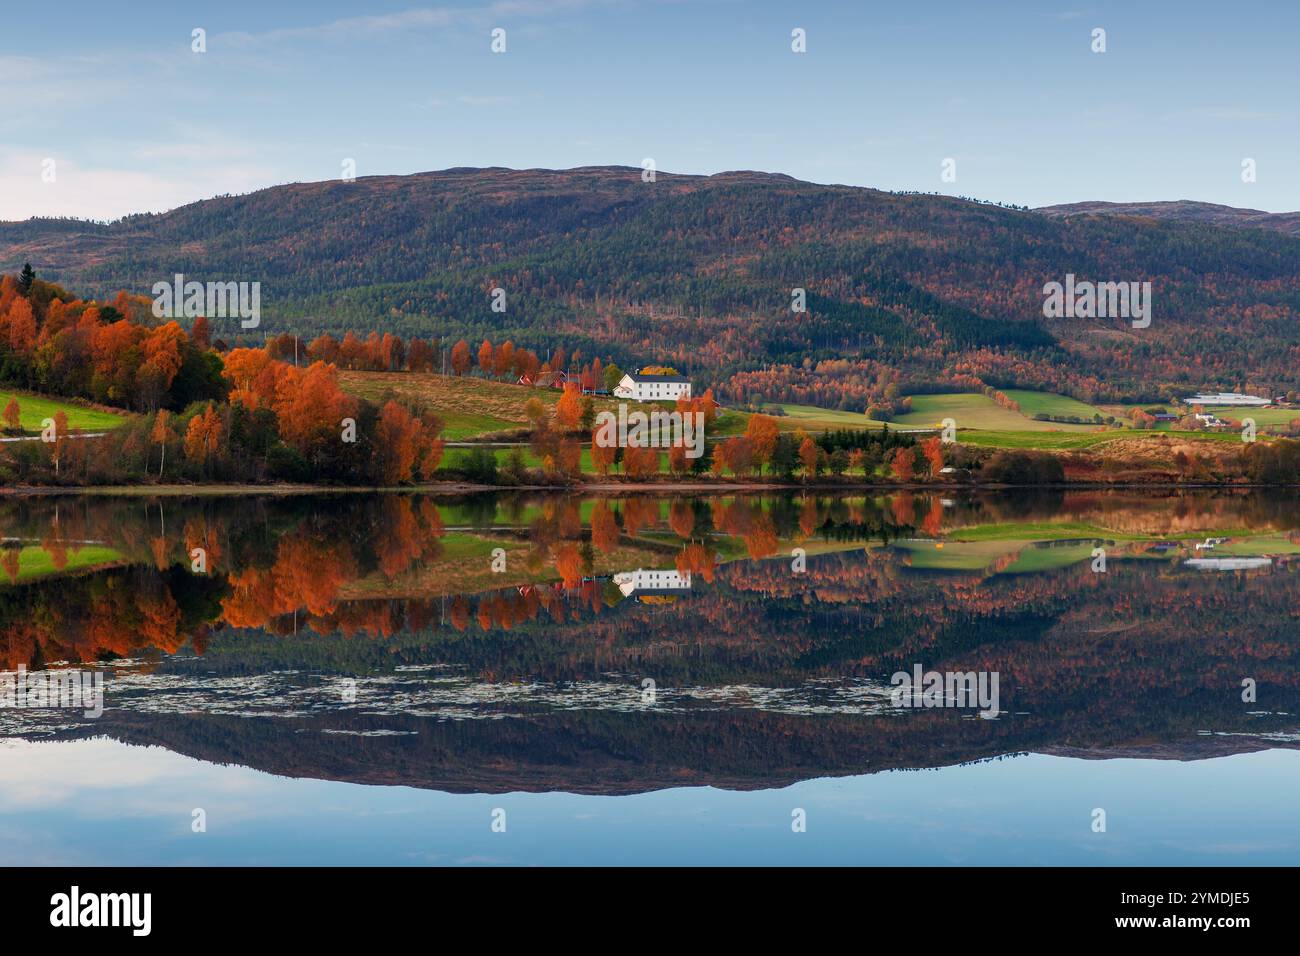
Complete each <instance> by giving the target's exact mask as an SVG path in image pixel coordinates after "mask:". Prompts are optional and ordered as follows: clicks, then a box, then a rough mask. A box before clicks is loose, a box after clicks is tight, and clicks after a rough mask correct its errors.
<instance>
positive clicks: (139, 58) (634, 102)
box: [0, 0, 1300, 219]
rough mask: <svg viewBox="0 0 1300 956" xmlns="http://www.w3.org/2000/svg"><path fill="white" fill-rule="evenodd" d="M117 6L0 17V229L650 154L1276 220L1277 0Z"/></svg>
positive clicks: (837, 179) (1011, 196)
mask: <svg viewBox="0 0 1300 956" xmlns="http://www.w3.org/2000/svg"><path fill="white" fill-rule="evenodd" d="M120 9H121V8H115V5H111V4H105V3H102V2H93V3H91V2H85V3H83V2H73V3H69V2H61V0H53V2H52V3H51V4H49V5H48V6H46V7H44V8H42V10H41V13H40V14H39V15H30V16H26V17H23V18H21V23H22V26H23V29H22V31H16V30H13V29H5V30H4V31H3V32H0V88H2V89H4V91H5V115H6V119H5V121H4V123H5V134H4V136H3V137H0V219H18V218H25V217H27V216H30V215H72V216H83V217H92V218H116V217H117V216H120V215H123V214H125V213H129V212H140V211H160V210H163V209H167V208H172V207H174V206H177V205H181V204H183V203H186V202H190V201H193V200H197V199H202V198H206V197H209V196H212V195H216V194H219V193H227V192H230V193H240V192H248V191H250V190H253V189H258V188H262V187H265V186H270V185H274V184H277V183H284V182H293V181H307V180H320V179H329V178H334V177H337V176H339V175H340V174H341V172H342V168H343V167H342V163H343V161H344V160H345V159H347V158H352V159H355V161H356V167H357V175H358V176H366V175H375V174H394V173H410V172H417V171H422V170H428V169H442V168H446V167H451V166H511V167H517V168H526V167H538V166H542V167H561V168H562V167H572V166H583V165H608V164H619V165H629V166H636V165H639V164H640V163H641V162H642V160H643V159H644V158H646V157H650V158H653V159H654V160H655V162H656V164H657V166H658V168H659V169H661V170H668V171H672V172H689V173H713V172H719V171H722V170H729V169H762V170H768V171H774V172H783V173H788V174H789V175H792V176H795V177H797V178H800V179H807V180H811V181H815V182H826V183H848V184H853V185H867V186H877V187H881V188H886V189H917V190H924V191H939V192H946V193H954V194H959V195H970V196H976V197H979V198H982V199H990V200H998V201H1003V202H1012V203H1017V204H1026V205H1030V206H1037V205H1045V204H1050V203H1057V202H1075V201H1081V200H1088V199H1103V200H1112V201H1137V200H1157V199H1197V200H1203V201H1207V202H1217V203H1225V204H1230V205H1237V206H1250V207H1254V208H1258V209H1267V210H1272V211H1283V210H1293V209H1300V96H1298V95H1297V94H1298V93H1300V57H1297V56H1296V50H1297V48H1300V4H1295V3H1293V2H1291V0H1268V2H1256V3H1251V4H1246V5H1241V4H1227V3H1217V4H1214V3H1203V2H1195V0H1192V2H1186V0H1184V2H1176V3H1175V2H1157V0H1146V2H1134V0H1126V2H1107V3H1086V2H1084V0H1077V2H1062V3H1053V2H1028V0H1016V2H996V0H992V2H984V3H980V2H942V0H927V2H924V3H906V4H899V3H880V2H874V0H863V2H847V3H842V2H807V3H781V2H744V0H508V2H490V3H482V2H479V3H471V2H463V0H453V2H451V3H448V4H443V5H435V6H424V7H421V6H416V5H414V3H413V0H397V2H392V0H377V2H369V3H360V4H358V3H342V2H338V0H316V2H312V3H305V2H303V3H296V4H293V5H292V6H290V5H285V4H271V3H266V2H264V0H263V2H249V0H221V2H219V3H186V4H178V3H175V2H174V0H167V2H161V0H138V2H133V3H132V4H131V5H130V7H129V9H130V10H131V11H132V12H130V13H123V12H119V11H120ZM6 22H7V23H8V25H9V27H12V26H13V25H14V23H15V22H16V21H15V17H14V16H13V11H11V13H10V15H9V16H8V17H7V20H6ZM197 27H201V28H203V29H204V30H205V31H206V35H207V52H205V53H201V54H199V53H194V52H192V51H191V31H192V30H193V29H195V28H197ZM494 27H501V28H503V29H505V30H506V52H505V53H504V54H494V53H492V52H491V50H490V32H491V30H492V29H493V28H494ZM795 27H800V28H803V29H804V30H806V31H807V52H806V53H804V54H795V53H793V52H792V51H791V49H790V44H791V39H790V33H791V30H792V29H793V28H795ZM1097 27H1101V28H1103V29H1105V30H1106V47H1107V49H1106V52H1105V53H1094V52H1092V50H1091V44H1092V38H1091V34H1092V31H1093V29H1094V28H1097ZM946 158H952V159H955V160H956V174H957V179H956V182H943V181H942V180H941V175H940V174H941V164H942V163H943V160H944V159H946ZM1246 158H1251V159H1254V160H1255V162H1256V169H1257V181H1256V182H1254V183H1243V182H1242V176H1241V164H1242V160H1243V159H1246ZM50 159H52V160H53V161H54V166H53V169H54V177H53V179H54V181H53V182H47V181H45V180H44V179H43V178H42V170H43V169H44V168H47V167H46V166H43V163H45V162H46V161H47V160H50Z"/></svg>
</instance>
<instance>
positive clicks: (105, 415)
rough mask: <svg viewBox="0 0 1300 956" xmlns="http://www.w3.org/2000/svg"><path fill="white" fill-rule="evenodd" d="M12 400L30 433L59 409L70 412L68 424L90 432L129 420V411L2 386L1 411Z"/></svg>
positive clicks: (35, 430)
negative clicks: (118, 410) (94, 406)
mask: <svg viewBox="0 0 1300 956" xmlns="http://www.w3.org/2000/svg"><path fill="white" fill-rule="evenodd" d="M10 400H13V401H16V402H17V403H18V410H19V421H20V422H21V423H22V428H23V431H25V432H28V433H31V434H35V433H36V432H39V431H40V430H41V428H42V427H43V426H42V424H41V423H42V422H43V421H44V420H45V419H47V418H53V417H54V416H55V414H56V413H57V412H60V411H62V412H63V413H65V414H66V415H67V416H68V427H69V428H80V429H82V430H83V431H88V432H91V431H93V432H102V431H107V430H108V429H110V428H117V427H118V426H119V425H122V424H123V423H125V422H126V421H127V420H128V415H127V413H126V412H122V413H121V414H114V413H113V412H105V411H100V410H99V409H97V408H86V407H85V406H84V405H78V404H76V403H74V402H69V401H66V400H63V399H58V398H47V397H46V396H44V395H33V394H32V393H30V392H16V391H8V390H0V411H3V409H4V408H5V407H6V406H7V405H8V404H9V402H10Z"/></svg>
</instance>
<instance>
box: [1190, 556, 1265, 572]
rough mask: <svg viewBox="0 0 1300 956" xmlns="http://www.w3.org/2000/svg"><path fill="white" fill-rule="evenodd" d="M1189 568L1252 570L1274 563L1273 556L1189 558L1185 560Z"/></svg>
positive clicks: (1203, 569)
mask: <svg viewBox="0 0 1300 956" xmlns="http://www.w3.org/2000/svg"><path fill="white" fill-rule="evenodd" d="M1183 564H1185V565H1186V566H1187V567H1189V568H1196V570H1198V571H1250V570H1253V569H1254V568H1267V567H1269V566H1271V565H1272V564H1273V559H1272V558H1188V559H1187V560H1186V561H1184V562H1183Z"/></svg>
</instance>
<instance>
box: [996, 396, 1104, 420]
mask: <svg viewBox="0 0 1300 956" xmlns="http://www.w3.org/2000/svg"><path fill="white" fill-rule="evenodd" d="M1005 394H1006V396H1007V397H1008V398H1010V399H1012V400H1013V401H1015V402H1016V404H1018V405H1019V406H1020V413H1021V414H1022V415H1024V416H1026V417H1027V418H1033V417H1034V416H1035V415H1040V414H1041V415H1063V416H1067V417H1074V418H1082V419H1084V420H1085V421H1087V420H1090V419H1092V417H1093V416H1094V415H1101V416H1102V417H1103V418H1105V417H1106V416H1105V413H1104V412H1102V410H1101V409H1100V408H1095V407H1094V406H1092V405H1088V404H1086V403H1084V402H1081V401H1079V400H1078V399H1075V398H1070V397H1069V396H1068V395H1054V394H1052V393H1051V392H1029V391H1025V390H1024V389H1019V388H1009V389H1006V393H1005Z"/></svg>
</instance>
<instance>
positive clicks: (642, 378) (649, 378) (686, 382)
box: [627, 372, 691, 385]
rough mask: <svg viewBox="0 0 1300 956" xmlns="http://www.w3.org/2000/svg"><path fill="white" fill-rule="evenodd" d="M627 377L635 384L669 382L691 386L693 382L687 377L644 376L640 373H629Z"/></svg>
mask: <svg viewBox="0 0 1300 956" xmlns="http://www.w3.org/2000/svg"><path fill="white" fill-rule="evenodd" d="M627 377H628V378H630V379H631V380H632V381H634V382H647V383H650V382H668V383H672V384H679V385H689V384H691V380H690V379H689V378H687V377H686V376H685V375H642V374H641V373H640V372H628V373H627Z"/></svg>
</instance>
